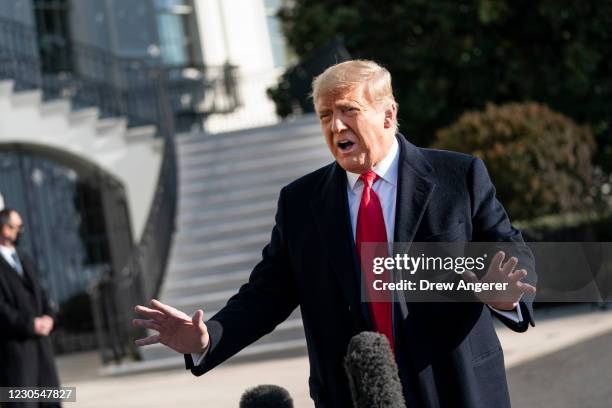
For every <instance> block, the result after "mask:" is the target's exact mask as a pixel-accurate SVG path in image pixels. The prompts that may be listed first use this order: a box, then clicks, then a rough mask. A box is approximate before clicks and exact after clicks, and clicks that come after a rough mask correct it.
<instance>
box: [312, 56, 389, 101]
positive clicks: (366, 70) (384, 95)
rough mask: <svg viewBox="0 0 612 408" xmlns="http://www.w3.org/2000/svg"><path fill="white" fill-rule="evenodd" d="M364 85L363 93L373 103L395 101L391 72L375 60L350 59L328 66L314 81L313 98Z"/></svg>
mask: <svg viewBox="0 0 612 408" xmlns="http://www.w3.org/2000/svg"><path fill="white" fill-rule="evenodd" d="M359 87H363V95H364V96H365V98H366V99H367V100H368V101H370V102H371V103H373V104H377V105H387V104H390V103H395V97H394V96H393V89H392V88H391V74H390V73H389V71H387V70H386V69H385V68H383V67H381V66H380V65H378V64H377V63H375V62H374V61H369V60H350V61H344V62H340V63H338V64H336V65H332V66H331V67H329V68H327V69H326V70H325V71H323V73H322V74H321V75H319V76H317V77H315V79H313V81H312V94H311V96H312V100H313V103H315V104H316V102H317V100H318V98H319V97H320V96H321V95H325V94H328V93H336V92H346V91H352V90H354V89H356V88H359Z"/></svg>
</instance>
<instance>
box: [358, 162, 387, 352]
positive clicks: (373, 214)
mask: <svg viewBox="0 0 612 408" xmlns="http://www.w3.org/2000/svg"><path fill="white" fill-rule="evenodd" d="M359 179H360V180H362V181H363V193H362V194H361V202H360V203H359V213H358V215H357V233H356V235H357V236H356V243H357V253H358V255H359V258H360V260H361V265H362V267H361V270H362V274H363V275H364V276H363V278H364V281H365V287H366V294H367V296H368V299H369V300H370V301H369V308H370V315H371V317H372V320H373V321H374V328H375V329H376V331H377V332H379V333H382V334H384V335H385V336H387V338H388V339H389V343H390V344H391V350H394V343H393V321H392V317H391V297H390V294H389V292H388V291H385V292H377V291H375V290H374V289H373V282H374V281H375V280H376V279H382V280H383V281H387V282H388V281H390V279H389V276H388V273H389V272H384V273H383V274H382V275H375V274H374V273H373V272H372V266H373V258H374V257H386V256H388V252H387V230H386V229H385V219H384V217H383V212H382V207H381V205H380V200H379V199H378V195H376V192H374V190H373V189H372V186H373V185H374V183H375V182H376V180H378V175H377V174H376V173H374V172H373V171H368V172H367V173H364V174H362V175H361V176H360V177H359ZM368 243H381V244H380V245H366V246H365V247H363V248H362V244H368ZM372 299H375V301H372Z"/></svg>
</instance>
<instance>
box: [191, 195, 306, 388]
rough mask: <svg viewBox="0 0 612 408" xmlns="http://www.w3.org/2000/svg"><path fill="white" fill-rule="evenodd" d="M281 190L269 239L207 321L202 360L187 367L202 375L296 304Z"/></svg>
mask: <svg viewBox="0 0 612 408" xmlns="http://www.w3.org/2000/svg"><path fill="white" fill-rule="evenodd" d="M284 206H285V199H284V190H283V191H281V193H280V198H279V200H278V208H277V212H276V217H275V221H276V223H275V225H274V227H273V229H272V235H271V238H270V242H269V243H268V245H266V247H265V248H264V249H263V251H262V259H261V261H260V262H259V263H258V264H257V265H256V266H255V268H254V269H253V271H252V272H251V275H250V277H249V280H248V282H247V283H245V284H244V285H243V286H242V287H241V288H240V290H239V291H238V293H237V294H235V295H234V296H232V297H231V298H230V299H229V300H228V302H227V304H226V305H225V307H223V308H222V309H221V310H220V311H219V312H218V313H217V314H216V315H215V316H213V317H212V318H211V319H210V320H208V321H207V322H206V326H207V327H208V333H209V335H210V346H209V348H208V351H207V354H206V357H205V358H204V361H203V362H202V364H200V365H198V366H193V363H192V361H191V356H189V355H186V356H185V362H186V366H187V368H188V369H191V371H192V373H193V374H195V375H198V376H199V375H202V374H204V373H205V372H207V371H209V370H211V369H212V368H214V367H216V366H217V365H219V364H221V363H222V362H223V361H225V360H227V359H228V358H230V357H231V356H233V355H234V354H236V353H238V352H239V351H240V350H242V349H243V348H245V347H246V346H248V345H249V344H251V343H253V342H255V341H256V340H258V339H259V338H261V337H262V336H264V335H266V334H268V333H270V332H271V331H272V330H274V328H275V327H276V326H277V325H278V324H280V323H281V322H283V321H284V320H285V319H287V317H288V316H289V315H290V314H291V312H292V311H293V310H294V309H295V308H296V307H297V305H298V299H297V292H296V288H295V280H294V277H293V273H292V270H291V265H290V262H289V258H288V253H287V245H286V241H285V240H286V234H285V227H286V225H285V217H286V210H285V208H284Z"/></svg>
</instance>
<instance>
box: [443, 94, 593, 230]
mask: <svg viewBox="0 0 612 408" xmlns="http://www.w3.org/2000/svg"><path fill="white" fill-rule="evenodd" d="M434 147H436V148H440V149H447V150H454V151H460V152H464V153H470V154H474V155H476V156H478V157H480V158H481V159H482V160H483V161H484V162H485V163H486V165H487V169H488V170H489V173H490V175H491V178H492V180H493V182H494V184H495V187H496V188H497V195H498V198H499V199H500V201H501V202H502V203H503V204H504V206H505V207H506V209H507V211H508V213H509V214H510V215H511V217H512V218H515V219H532V218H534V217H539V216H543V215H548V214H555V213H566V212H572V211H583V210H585V209H587V208H589V206H590V204H592V203H591V201H592V199H591V185H592V179H591V178H592V173H593V169H592V165H591V159H592V156H593V153H594V150H595V143H594V140H593V136H592V133H591V130H590V129H589V128H587V127H581V126H578V125H576V124H575V123H574V122H573V121H572V120H571V119H568V118H567V117H565V116H563V115H561V114H559V113H556V112H553V111H552V110H550V109H549V108H548V107H546V106H544V105H540V104H537V103H509V104H505V105H501V106H496V105H493V104H487V106H486V108H485V110H484V112H467V113H465V114H463V115H462V116H461V117H460V118H459V120H458V121H457V122H456V123H455V124H453V125H451V126H449V127H447V128H444V129H441V130H439V131H438V132H437V141H436V143H435V145H434Z"/></svg>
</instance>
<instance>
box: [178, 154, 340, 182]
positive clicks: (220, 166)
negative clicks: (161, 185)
mask: <svg viewBox="0 0 612 408" xmlns="http://www.w3.org/2000/svg"><path fill="white" fill-rule="evenodd" d="M308 162H311V163H312V166H313V167H312V170H316V169H318V168H319V167H322V166H323V165H325V164H328V163H330V162H331V160H330V157H329V156H326V155H324V154H323V153H322V152H321V151H319V150H313V151H310V150H309V151H304V152H301V153H300V154H299V155H281V156H267V157H262V158H260V159H259V160H247V161H227V162H224V163H201V164H199V165H197V166H190V167H183V166H180V165H179V174H180V175H181V176H180V177H181V180H182V177H185V178H186V180H192V179H194V178H210V179H215V178H220V177H227V176H229V175H231V174H237V173H245V172H261V173H264V172H268V171H269V172H274V171H279V170H280V171H282V170H283V169H284V170H286V169H287V167H290V166H294V165H297V164H306V163H308ZM194 173H195V174H197V177H196V175H195V174H194Z"/></svg>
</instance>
